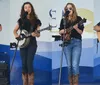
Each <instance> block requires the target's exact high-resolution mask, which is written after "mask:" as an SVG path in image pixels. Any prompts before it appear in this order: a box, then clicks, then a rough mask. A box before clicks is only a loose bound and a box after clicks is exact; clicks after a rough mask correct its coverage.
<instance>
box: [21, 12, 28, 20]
mask: <svg viewBox="0 0 100 85" xmlns="http://www.w3.org/2000/svg"><path fill="white" fill-rule="evenodd" d="M27 15H28V12H27V11H26V12H25V13H24V14H23V16H22V19H25V18H26V17H27Z"/></svg>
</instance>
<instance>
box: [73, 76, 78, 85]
mask: <svg viewBox="0 0 100 85" xmlns="http://www.w3.org/2000/svg"><path fill="white" fill-rule="evenodd" d="M78 77H79V75H74V76H73V85H78Z"/></svg>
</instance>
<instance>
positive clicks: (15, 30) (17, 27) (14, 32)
mask: <svg viewBox="0 0 100 85" xmlns="http://www.w3.org/2000/svg"><path fill="white" fill-rule="evenodd" d="M18 30H19V25H18V24H17V25H16V26H15V28H14V30H13V34H14V36H15V38H17V37H19V35H18V33H17V31H18Z"/></svg>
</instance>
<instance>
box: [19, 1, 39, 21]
mask: <svg viewBox="0 0 100 85" xmlns="http://www.w3.org/2000/svg"><path fill="white" fill-rule="evenodd" d="M25 4H29V5H30V6H31V13H30V17H29V18H30V20H35V19H37V18H38V17H37V15H36V14H35V10H34V8H33V6H32V4H31V3H30V2H25V3H24V4H23V5H22V8H21V13H20V17H21V18H22V16H23V14H24V13H25V10H24V6H25Z"/></svg>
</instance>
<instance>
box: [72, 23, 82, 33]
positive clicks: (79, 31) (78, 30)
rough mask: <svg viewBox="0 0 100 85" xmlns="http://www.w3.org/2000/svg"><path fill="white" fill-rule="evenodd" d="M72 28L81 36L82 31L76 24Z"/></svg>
mask: <svg viewBox="0 0 100 85" xmlns="http://www.w3.org/2000/svg"><path fill="white" fill-rule="evenodd" d="M73 28H74V29H75V30H76V31H77V32H78V33H79V34H82V33H83V31H82V30H80V29H79V28H78V24H76V25H74V26H73Z"/></svg>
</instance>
